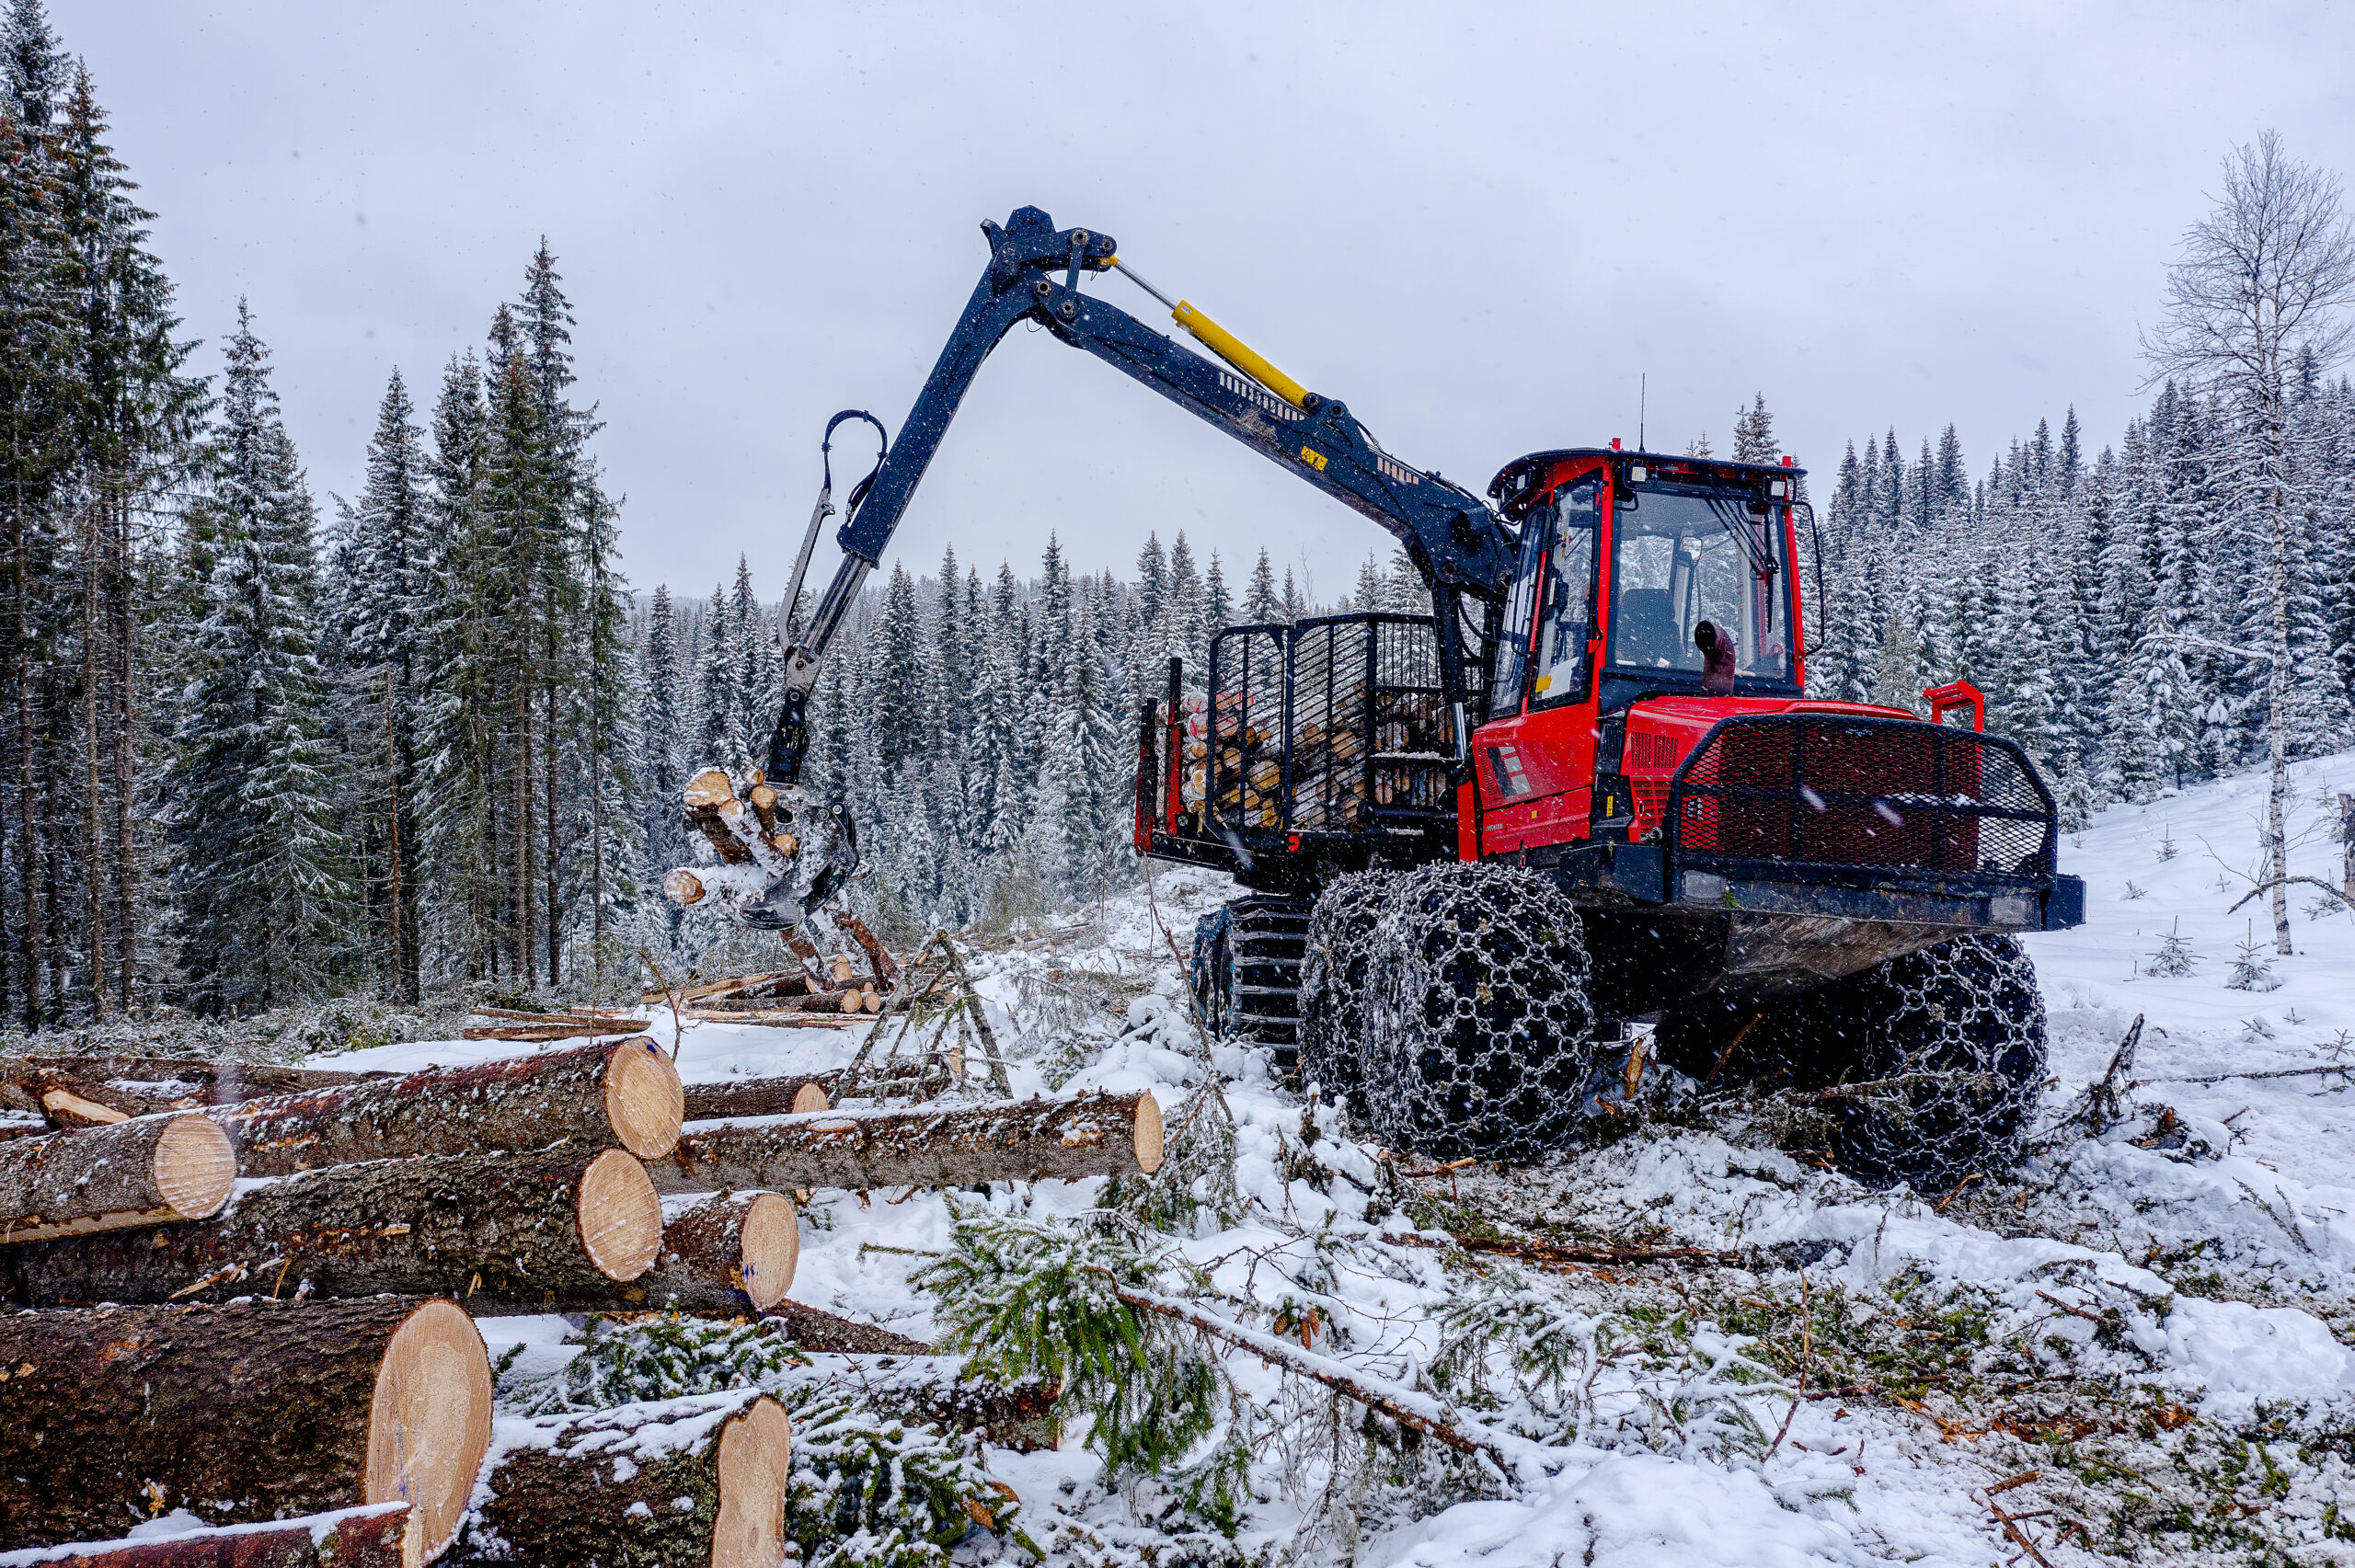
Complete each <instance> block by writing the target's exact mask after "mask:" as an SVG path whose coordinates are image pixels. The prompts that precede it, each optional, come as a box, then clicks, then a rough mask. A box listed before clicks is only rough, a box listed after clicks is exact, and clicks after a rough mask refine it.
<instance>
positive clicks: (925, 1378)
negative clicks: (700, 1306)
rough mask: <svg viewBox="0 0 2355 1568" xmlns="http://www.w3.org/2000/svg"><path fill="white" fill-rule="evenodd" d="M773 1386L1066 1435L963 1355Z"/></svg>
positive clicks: (877, 1362)
mask: <svg viewBox="0 0 2355 1568" xmlns="http://www.w3.org/2000/svg"><path fill="white" fill-rule="evenodd" d="M803 1348H804V1349H805V1350H806V1349H808V1348H809V1347H808V1345H804V1346H803ZM803 1387H810V1388H815V1389H818V1390H821V1391H825V1392H829V1393H844V1394H849V1395H851V1396H853V1397H855V1398H856V1400H857V1401H858V1402H859V1403H861V1404H863V1405H865V1406H866V1407H867V1409H869V1410H871V1411H873V1412H874V1413H876V1414H877V1415H879V1416H881V1417H883V1418H884V1419H885V1420H887V1421H904V1422H906V1423H908V1424H909V1425H919V1424H921V1425H927V1426H937V1427H939V1428H940V1429H941V1430H942V1431H944V1432H971V1433H975V1434H978V1435H979V1436H980V1437H981V1439H982V1441H983V1442H984V1443H987V1444H989V1445H990V1446H991V1447H992V1448H1012V1449H1014V1450H1015V1451H1016V1452H1017V1453H1025V1454H1028V1453H1036V1452H1038V1451H1039V1450H1040V1449H1045V1448H1054V1447H1055V1445H1056V1443H1057V1441H1058V1440H1059V1438H1060V1437H1061V1436H1062V1423H1061V1422H1059V1421H1058V1420H1057V1419H1056V1417H1055V1393H1056V1390H1055V1385H1054V1384H1053V1383H1051V1382H1049V1381H1046V1380H1044V1379H1037V1378H1028V1379H1024V1380H1023V1381H1021V1382H1019V1383H1015V1384H1011V1385H1008V1384H1005V1383H992V1382H982V1381H978V1380H974V1379H968V1378H967V1377H966V1376H965V1358H964V1357H963V1356H920V1355H912V1356H866V1355H838V1354H829V1353H823V1352H821V1353H816V1354H813V1355H811V1356H810V1365H808V1366H807V1367H796V1368H792V1369H790V1370H789V1371H787V1373H785V1375H784V1377H783V1379H781V1380H780V1381H779V1382H778V1383H777V1384H775V1388H776V1390H777V1391H778V1392H780V1393H791V1392H793V1391H797V1390H798V1389H801V1388H803ZM0 1568H6V1565H5V1564H0Z"/></svg>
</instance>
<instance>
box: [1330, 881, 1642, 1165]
mask: <svg viewBox="0 0 2355 1568" xmlns="http://www.w3.org/2000/svg"><path fill="white" fill-rule="evenodd" d="M1366 969H1367V979H1368V985H1367V988H1366V990H1365V991H1364V992H1363V993H1361V994H1363V995H1364V996H1365V997H1366V999H1367V1000H1366V1015H1365V1020H1364V1039H1365V1052H1364V1058H1363V1064H1364V1079H1363V1083H1362V1093H1363V1096H1364V1099H1365V1104H1366V1110H1367V1114H1368V1117H1369V1119H1370V1120H1371V1121H1372V1122H1373V1126H1374V1127H1375V1130H1376V1131H1377V1132H1379V1133H1381V1134H1382V1135H1383V1136H1384V1137H1386V1138H1387V1139H1390V1140H1391V1141H1392V1142H1394V1143H1397V1144H1399V1145H1401V1146H1407V1147H1412V1148H1416V1149H1419V1150H1424V1151H1426V1152H1428V1153H1431V1154H1434V1155H1438V1156H1441V1157H1442V1158H1454V1157H1460V1156H1464V1155H1473V1156H1476V1157H1478V1158H1480V1159H1484V1160H1505V1161H1526V1160H1532V1159H1534V1158H1536V1157H1537V1156H1539V1155H1541V1154H1543V1153H1545V1151H1546V1150H1552V1149H1557V1148H1560V1147H1561V1146H1562V1145H1564V1144H1565V1143H1568V1141H1569V1140H1570V1139H1571V1137H1572V1136H1573V1134H1574V1133H1575V1131H1576V1129H1577V1127H1578V1125H1579V1107H1580V1101H1581V1099H1582V1098H1583V1096H1584V1093H1585V1091H1586V1087H1587V1083H1588V1080H1589V1079H1590V1078H1591V1076H1592V1073H1593V1070H1594V1065H1595V1056H1596V1047H1595V1044H1594V1009H1593V1005H1592V1003H1591V1001H1590V1000H1589V998H1590V987H1591V965H1590V963H1589V960H1588V957H1587V951H1586V944H1585V942H1584V940H1583V938H1582V936H1581V931H1580V920H1579V912H1578V910H1577V909H1576V908H1575V907H1574V906H1573V905H1572V904H1571V903H1570V901H1569V899H1568V898H1566V897H1564V895H1563V893H1562V891H1561V889H1560V888H1558V887H1555V886H1554V884H1552V883H1551V882H1548V881H1546V880H1545V878H1543V877H1541V876H1534V875H1533V874H1531V873H1529V872H1526V871H1522V870H1517V869H1514V868H1511V867H1506V866H1497V865H1480V864H1442V865H1430V866H1425V867H1423V868H1421V869H1420V870H1418V871H1415V872H1411V873H1409V874H1408V875H1407V876H1404V877H1401V878H1399V879H1398V881H1397V884H1396V890H1395V892H1394V893H1393V895H1392V896H1391V898H1389V899H1388V900H1387V907H1386V908H1385V909H1384V910H1383V912H1382V914H1381V916H1380V918H1379V919H1378V920H1377V921H1376V922H1375V924H1374V928H1373V936H1372V938H1371V940H1370V942H1369V944H1368V953H1367V957H1366Z"/></svg>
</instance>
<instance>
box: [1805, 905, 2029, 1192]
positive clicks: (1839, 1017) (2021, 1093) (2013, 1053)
mask: <svg viewBox="0 0 2355 1568" xmlns="http://www.w3.org/2000/svg"><path fill="white" fill-rule="evenodd" d="M1798 1013H1799V1022H1800V1025H1801V1026H1800V1028H1799V1030H1798V1032H1797V1033H1798V1041H1797V1042H1796V1043H1797V1047H1798V1049H1799V1050H1801V1051H1803V1052H1804V1053H1805V1054H1804V1056H1803V1057H1797V1058H1795V1059H1793V1061H1792V1065H1793V1067H1794V1068H1795V1069H1798V1070H1796V1071H1794V1073H1793V1077H1794V1078H1795V1079H1798V1081H1799V1082H1802V1083H1814V1084H1826V1083H1837V1082H1847V1083H1869V1082H1878V1081H1881V1080H1884V1079H1893V1078H1900V1077H1906V1076H1910V1075H1913V1074H1925V1075H1928V1076H1926V1077H1925V1078H1924V1079H1923V1080H1922V1081H1921V1082H1912V1083H1905V1084H1901V1085H1899V1086H1898V1087H1895V1088H1893V1089H1890V1090H1889V1091H1886V1092H1884V1093H1878V1094H1875V1095H1872V1096H1869V1097H1856V1098H1839V1099H1834V1100H1832V1101H1829V1102H1826V1104H1827V1105H1828V1107H1829V1108H1830V1110H1831V1112H1832V1122H1833V1126H1834V1131H1833V1134H1832V1159H1833V1161H1834V1162H1836V1163H1837V1164H1838V1165H1839V1166H1840V1168H1841V1169H1842V1170H1844V1171H1845V1172H1847V1173H1849V1174H1850V1175H1853V1176H1855V1178H1856V1179H1857V1180H1858V1181H1862V1182H1867V1183H1870V1184H1872V1185H1878V1186H1892V1185H1896V1184H1897V1183H1899V1182H1906V1183H1910V1184H1911V1185H1913V1187H1914V1188H1916V1189H1917V1190H1919V1191H1923V1192H1940V1193H1943V1192H1945V1191H1947V1190H1948V1189H1950V1188H1952V1187H1953V1186H1954V1185H1955V1184H1957V1183H1958V1182H1960V1181H1962V1180H1963V1179H1964V1178H1965V1177H1967V1176H1970V1175H1972V1174H1974V1173H1976V1174H1977V1175H1978V1176H1979V1177H1980V1178H1981V1179H1982V1180H1992V1179H1993V1178H1994V1177H1996V1176H1999V1175H2001V1174H2002V1173H2004V1172H2005V1171H2008V1170H2009V1169H2011V1167H2012V1166H2013V1165H2014V1164H2016V1163H2017V1162H2018V1160H2019V1156H2020V1146H2021V1144H2022V1142H2023V1141H2024V1140H2025V1139H2026V1138H2027V1136H2028V1122H2029V1118H2030V1116H2031V1115H2032V1114H2033V1113H2034V1111H2035V1109H2036V1102H2037V1096H2038V1094H2039V1093H2040V1091H2041V1089H2042V1086H2043V1082H2044V1068H2045V1037H2044V994H2043V992H2042V991H2040V990H2038V989H2037V984H2036V966H2035V965H2034V964H2033V963H2031V962H2030V961H2029V959H2028V955H2027V954H2025V953H2023V952H2021V951H2020V944H2018V943H2017V942H2016V941H2014V940H2013V939H2012V938H2010V937H2008V936H1965V937H1959V938H1957V939H1956V940H1955V941H1952V942H1948V943H1944V944H1940V945H1938V946H1936V947H1932V948H1926V949H1924V951H1922V952H1919V953H1912V954H1908V955H1907V956H1904V957H1902V958H1893V959H1891V960H1890V962H1888V963H1886V964H1883V965H1880V966H1879V967H1877V968H1872V969H1867V970H1866V971H1865V972H1864V973H1862V974H1859V975H1851V976H1849V977H1848V978H1847V979H1843V980H1835V981H1833V982H1832V984H1830V985H1828V986H1825V987H1823V988H1821V990H1814V991H1810V992H1809V993H1808V995H1806V996H1804V997H1802V998H1800V999H1799V1006H1798Z"/></svg>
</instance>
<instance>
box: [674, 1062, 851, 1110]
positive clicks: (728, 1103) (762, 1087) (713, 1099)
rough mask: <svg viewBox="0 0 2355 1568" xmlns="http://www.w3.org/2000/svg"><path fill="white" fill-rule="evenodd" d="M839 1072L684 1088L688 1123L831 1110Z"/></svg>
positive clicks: (734, 1081) (735, 1079)
mask: <svg viewBox="0 0 2355 1568" xmlns="http://www.w3.org/2000/svg"><path fill="white" fill-rule="evenodd" d="M841 1077H842V1074H841V1073H839V1072H817V1073H810V1072H794V1073H787V1075H786V1076H784V1077H782V1078H731V1079H728V1080H726V1081H724V1082H718V1083H690V1084H688V1085H687V1086H686V1104H687V1110H686V1116H687V1120H689V1121H691V1122H708V1121H719V1120H722V1119H725V1118H727V1117H730V1116H808V1115H810V1114H811V1113H812V1112H816V1111H822V1110H826V1109H828V1108H830V1107H831V1106H832V1105H833V1099H832V1098H830V1096H831V1095H833V1092H834V1084H835V1083H836V1082H838V1081H839V1080H840V1079H841Z"/></svg>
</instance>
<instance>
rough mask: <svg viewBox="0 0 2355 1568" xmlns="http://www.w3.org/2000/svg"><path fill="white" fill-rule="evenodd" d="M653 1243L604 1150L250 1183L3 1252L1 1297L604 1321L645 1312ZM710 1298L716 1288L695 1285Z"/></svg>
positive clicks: (2, 1153)
mask: <svg viewBox="0 0 2355 1568" xmlns="http://www.w3.org/2000/svg"><path fill="white" fill-rule="evenodd" d="M96 1136H98V1135H97V1134H93V1133H79V1134H75V1137H77V1138H92V1137H96ZM6 1152H7V1151H6V1150H0V1158H5V1157H6ZM661 1237H662V1206H661V1199H660V1198H658V1197H657V1196H655V1192H654V1187H653V1185H652V1184H651V1183H650V1182H649V1181H648V1180H647V1177H646V1167H645V1166H644V1164H642V1163H641V1162H638V1160H636V1159H634V1158H632V1157H631V1156H630V1155H628V1154H626V1153H625V1152H623V1151H622V1150H617V1149H607V1150H598V1151H592V1150H570V1149H568V1150H542V1151H540V1152H538V1153H528V1154H498V1153H493V1154H462V1155H439V1156H428V1157H425V1158H421V1159H417V1160H380V1161H375V1162H372V1163H369V1164H365V1165H339V1166H336V1167H334V1168H332V1169H330V1170H326V1171H315V1172H309V1173H304V1174H301V1175H295V1176H289V1177H287V1178H285V1179H284V1180H282V1181H276V1182H270V1183H266V1184H262V1185H256V1186H254V1187H252V1188H250V1189H249V1190H247V1192H245V1193H242V1194H240V1195H239V1196H237V1198H236V1201H235V1202H233V1203H232V1204H231V1205H230V1206H229V1207H228V1208H227V1209H226V1210H225V1211H224V1212H223V1213H222V1214H221V1215H220V1216H219V1217H218V1218H216V1219H207V1220H202V1221H200V1222H197V1223H194V1224H185V1225H169V1226H164V1227H161V1228H159V1229H155V1230H116V1231H110V1232H108V1233H106V1234H104V1235H94V1236H74V1237H67V1238H63V1239H60V1240H56V1241H50V1242H35V1243H33V1244H31V1245H29V1246H23V1247H9V1248H6V1249H0V1299H6V1301H7V1302H8V1303H10V1304H11V1305H15V1306H19V1307H62V1306H80V1305H85V1304H88V1303H94V1302H100V1301H138V1302H163V1301H172V1300H227V1299H231V1298H234V1297H238V1296H247V1295H268V1296H296V1295H303V1294H308V1295H312V1296H318V1297H326V1298H343V1297H360V1296H373V1295H376V1294H378V1293H379V1292H383V1291H391V1292H393V1293H395V1294H399V1295H409V1296H440V1295H448V1296H453V1297H455V1298H456V1299H459V1300H461V1301H463V1302H465V1304H466V1306H467V1307H468V1308H469V1309H471V1310H484V1311H488V1310H509V1311H522V1312H542V1311H588V1310H597V1309H606V1310H611V1309H613V1308H615V1307H622V1308H628V1307H633V1306H637V1305H639V1304H642V1303H643V1302H644V1301H645V1300H646V1296H645V1291H644V1289H643V1288H642V1287H641V1286H639V1285H638V1284H636V1283H635V1282H636V1281H638V1278H639V1276H642V1275H644V1274H645V1273H646V1272H647V1270H648V1269H649V1268H650V1267H652V1266H653V1264H654V1261H655V1258H656V1255H657V1253H658V1250H659V1249H660V1247H661ZM688 1277H691V1276H688ZM719 1288H724V1278H723V1280H722V1281H720V1282H718V1283H716V1284H714V1285H712V1286H708V1287H707V1289H712V1290H717V1289H719Z"/></svg>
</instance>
